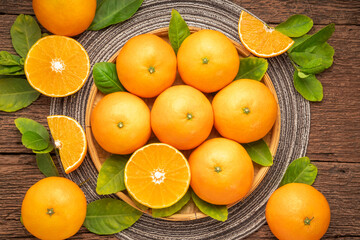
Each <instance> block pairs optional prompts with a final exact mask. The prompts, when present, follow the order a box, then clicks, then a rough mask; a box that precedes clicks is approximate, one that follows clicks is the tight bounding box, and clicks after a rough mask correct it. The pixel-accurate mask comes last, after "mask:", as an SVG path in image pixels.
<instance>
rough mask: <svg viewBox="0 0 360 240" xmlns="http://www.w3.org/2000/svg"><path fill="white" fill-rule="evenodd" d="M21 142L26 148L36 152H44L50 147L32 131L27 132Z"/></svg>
mask: <svg viewBox="0 0 360 240" xmlns="http://www.w3.org/2000/svg"><path fill="white" fill-rule="evenodd" d="M21 142H22V144H23V145H24V146H25V147H26V148H29V149H34V150H44V149H46V148H47V147H48V146H49V142H47V141H46V140H44V138H42V137H41V136H40V135H39V134H37V133H36V132H32V131H27V132H25V133H24V134H23V135H22V137H21Z"/></svg>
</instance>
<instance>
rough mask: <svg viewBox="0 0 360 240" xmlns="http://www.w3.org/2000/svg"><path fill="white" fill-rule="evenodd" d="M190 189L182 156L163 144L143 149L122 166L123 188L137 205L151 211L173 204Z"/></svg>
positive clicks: (185, 162) (188, 175)
mask: <svg viewBox="0 0 360 240" xmlns="http://www.w3.org/2000/svg"><path fill="white" fill-rule="evenodd" d="M189 185H190V167H189V164H188V161H187V160H186V158H185V157H184V155H183V154H182V153H181V152H179V151H178V150H177V149H176V148H174V147H172V146H170V145H168V144H164V143H153V144H149V145H146V146H144V147H142V148H140V149H139V150H137V151H136V152H134V153H133V155H132V156H131V157H130V159H129V161H128V162H127V164H126V166H125V186H126V189H127V191H128V192H129V194H130V195H131V196H132V197H133V198H134V199H135V200H136V201H138V202H139V203H141V204H143V205H145V206H147V207H150V208H165V207H169V206H171V205H173V204H175V203H176V202H177V201H179V200H180V199H181V198H182V197H183V196H184V195H185V193H186V192H187V190H188V188H189Z"/></svg>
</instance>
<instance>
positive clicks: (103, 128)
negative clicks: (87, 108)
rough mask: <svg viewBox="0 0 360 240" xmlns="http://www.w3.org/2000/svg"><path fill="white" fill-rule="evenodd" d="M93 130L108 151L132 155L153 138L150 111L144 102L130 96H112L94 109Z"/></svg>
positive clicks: (109, 95)
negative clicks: (151, 136) (151, 135)
mask: <svg viewBox="0 0 360 240" xmlns="http://www.w3.org/2000/svg"><path fill="white" fill-rule="evenodd" d="M91 130H92V133H93V134H94V137H95V139H96V141H97V142H98V143H99V144H100V146H101V147H102V148H103V149H105V150H106V151H108V152H110V153H115V154H130V153H132V152H134V151H135V150H136V149H138V148H140V147H142V146H143V145H144V144H145V143H146V142H147V141H148V140H149V138H150V134H151V127H150V110H149V108H148V106H147V105H146V104H145V102H144V101H143V100H142V99H141V98H139V97H137V96H135V95H133V94H131V93H127V92H115V93H110V94H108V95H106V96H105V97H104V98H102V99H101V100H100V102H98V103H97V104H96V106H95V108H94V109H93V111H92V113H91Z"/></svg>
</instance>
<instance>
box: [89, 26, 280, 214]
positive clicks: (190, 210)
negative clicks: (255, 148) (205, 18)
mask: <svg viewBox="0 0 360 240" xmlns="http://www.w3.org/2000/svg"><path fill="white" fill-rule="evenodd" d="M199 30H200V28H196V27H190V31H191V32H192V33H193V32H197V31H199ZM149 33H152V34H155V35H157V36H159V37H161V38H163V39H164V40H166V41H169V40H168V28H167V27H166V28H159V29H156V30H154V31H151V32H149ZM232 42H233V44H234V45H235V47H236V49H237V50H238V53H239V56H240V57H248V56H251V54H250V53H249V52H248V51H247V50H246V49H245V48H244V47H243V46H241V45H240V44H239V43H237V42H235V41H232ZM120 50H121V49H120ZM120 50H119V51H117V52H116V53H115V54H114V55H113V56H112V57H111V58H110V59H109V62H113V63H115V60H116V57H117V56H118V54H119V52H120ZM262 82H263V83H264V84H265V85H266V86H267V87H268V88H269V89H270V91H271V92H272V93H273V94H274V96H275V99H276V101H277V102H278V98H277V94H276V92H275V89H274V86H273V84H272V82H271V79H270V77H269V76H268V75H267V73H266V74H265V76H264V77H263V79H262ZM179 84H184V83H183V82H182V80H181V78H180V76H179V74H177V76H176V80H175V82H174V85H179ZM205 95H206V96H207V97H208V98H209V100H210V101H211V100H212V95H211V94H205ZM103 97H104V94H103V93H101V92H100V91H98V90H97V88H96V86H95V84H93V86H92V88H91V90H90V95H89V98H88V102H87V107H86V115H85V126H86V128H85V132H86V138H87V141H88V150H89V153H90V156H91V160H92V162H93V163H94V165H95V167H96V169H97V170H98V171H100V169H101V166H102V164H103V163H104V162H105V160H106V159H107V158H108V157H109V156H110V155H111V154H110V153H108V152H106V151H105V150H104V149H102V148H101V147H100V145H99V144H98V143H97V142H96V140H95V138H94V136H93V134H92V131H91V123H90V116H91V112H92V110H93V108H94V107H95V106H96V104H97V103H98V102H99V101H100V100H101V98H103ZM143 100H144V101H145V102H146V103H147V104H148V106H149V107H150V109H151V107H152V104H153V103H154V101H155V98H151V99H143ZM280 122H281V121H280V107H279V106H278V115H277V119H276V121H275V124H274V126H273V128H272V129H271V130H270V132H269V133H268V134H267V135H266V136H265V137H264V140H265V141H266V143H267V144H268V146H269V148H270V152H271V154H272V156H275V153H276V150H277V147H278V144H279V138H280ZM219 136H220V135H219V134H218V133H217V131H216V130H215V129H213V130H212V132H211V134H210V136H209V138H214V137H219ZM152 142H158V140H157V139H156V137H155V135H154V134H152V135H151V137H150V140H149V142H148V143H152ZM182 152H183V153H184V155H185V156H186V157H188V156H189V155H190V153H191V150H188V151H182ZM254 170H255V172H254V173H255V174H254V181H253V184H252V187H251V189H250V191H249V192H248V194H247V196H248V195H249V194H250V193H252V192H253V191H254V189H256V187H257V186H258V185H259V184H260V182H261V181H262V180H263V179H264V177H265V175H266V173H267V172H268V170H269V167H262V166H260V165H258V164H256V163H254ZM116 195H117V196H118V197H119V198H121V199H122V200H124V201H125V202H127V203H128V204H130V205H131V206H133V207H134V208H136V209H138V210H139V211H142V212H144V213H146V214H150V215H151V209H149V210H146V211H144V210H141V209H139V208H138V207H137V206H136V205H135V203H134V202H133V201H132V200H131V198H130V197H129V196H128V194H127V193H126V191H123V192H118V193H116ZM239 201H241V200H239ZM239 201H238V202H239ZM238 202H236V203H238ZM236 203H233V204H230V205H228V207H229V208H230V207H232V206H233V205H235V204H236ZM204 217H207V215H205V214H203V213H202V212H200V211H199V209H198V208H197V207H196V206H195V204H194V203H193V202H192V201H190V202H189V203H188V204H187V205H186V206H184V207H183V209H181V211H179V212H178V213H176V214H174V215H172V216H170V217H166V218H163V219H165V220H170V221H188V220H193V219H199V218H204Z"/></svg>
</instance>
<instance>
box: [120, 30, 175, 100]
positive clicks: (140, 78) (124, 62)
mask: <svg viewBox="0 0 360 240" xmlns="http://www.w3.org/2000/svg"><path fill="white" fill-rule="evenodd" d="M116 69H117V74H118V77H119V79H120V82H121V83H122V84H123V85H124V87H125V88H126V89H127V90H128V91H129V92H131V93H133V94H135V95H137V96H140V97H144V98H152V97H155V96H157V95H159V94H160V93H161V92H162V91H164V90H165V89H166V88H168V87H170V86H171V85H172V84H173V82H174V80H175V76H176V56H175V52H174V50H173V49H172V47H171V46H170V44H168V43H167V42H165V40H163V39H162V38H160V37H158V36H156V35H154V34H143V35H139V36H136V37H133V38H131V39H130V40H129V41H127V42H126V44H125V45H124V46H123V48H122V49H121V50H120V53H119V55H118V57H117V59H116Z"/></svg>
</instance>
